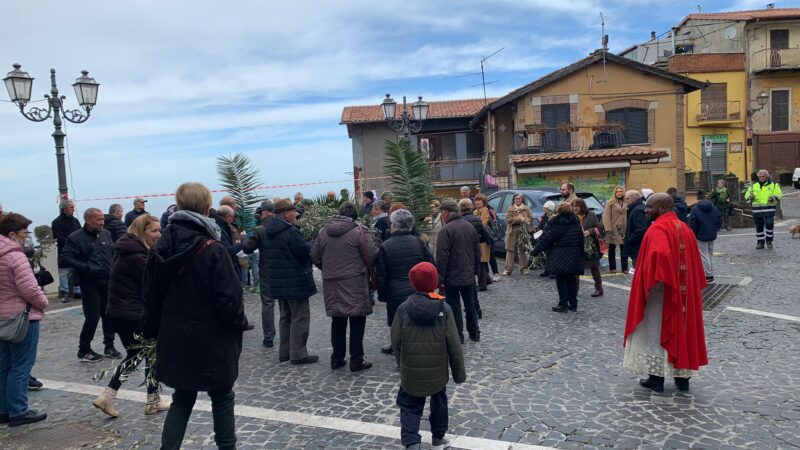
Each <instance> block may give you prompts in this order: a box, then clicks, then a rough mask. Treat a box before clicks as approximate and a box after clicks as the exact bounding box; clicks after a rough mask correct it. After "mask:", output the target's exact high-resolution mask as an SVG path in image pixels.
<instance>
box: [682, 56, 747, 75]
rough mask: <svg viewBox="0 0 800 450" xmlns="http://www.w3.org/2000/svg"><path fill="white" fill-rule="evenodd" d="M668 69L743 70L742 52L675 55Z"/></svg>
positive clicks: (743, 58)
mask: <svg viewBox="0 0 800 450" xmlns="http://www.w3.org/2000/svg"><path fill="white" fill-rule="evenodd" d="M668 69H669V71H670V72H674V73H697V72H738V71H744V70H745V55H744V53H695V54H684V55H675V56H673V57H671V58H670V59H669V66H668Z"/></svg>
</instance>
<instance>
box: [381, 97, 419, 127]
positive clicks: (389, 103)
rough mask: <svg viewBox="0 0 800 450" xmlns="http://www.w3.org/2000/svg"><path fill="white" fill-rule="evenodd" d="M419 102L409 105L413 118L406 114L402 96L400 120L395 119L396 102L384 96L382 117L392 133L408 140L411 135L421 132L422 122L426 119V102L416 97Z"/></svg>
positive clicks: (406, 109)
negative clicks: (401, 134)
mask: <svg viewBox="0 0 800 450" xmlns="http://www.w3.org/2000/svg"><path fill="white" fill-rule="evenodd" d="M417 98H418V99H419V100H418V101H416V102H414V104H412V105H411V109H412V111H413V113H414V117H411V114H409V112H408V105H406V96H405V95H404V96H403V111H402V112H401V113H400V118H399V119H395V113H396V112H397V102H395V101H394V99H392V96H391V95H389V94H386V98H384V99H383V102H382V103H381V108H382V109H383V117H384V119H386V123H387V124H388V125H389V128H391V129H392V130H393V131H395V132H397V133H403V134H404V135H405V136H406V138H409V137H410V136H411V134H413V133H419V132H420V130H422V122H423V121H424V120H425V119H427V118H428V107H429V106H430V105H429V104H428V102H424V101H422V97H417Z"/></svg>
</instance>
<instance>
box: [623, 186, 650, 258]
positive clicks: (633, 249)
mask: <svg viewBox="0 0 800 450" xmlns="http://www.w3.org/2000/svg"><path fill="white" fill-rule="evenodd" d="M644 206H645V203H644V198H639V199H638V200H636V201H635V202H633V203H631V204H630V205H629V206H628V228H627V229H626V230H625V246H624V247H623V249H622V250H623V252H622V253H623V256H627V257H630V258H638V257H639V247H641V246H642V239H644V233H645V231H647V227H648V226H650V225H649V224H648V223H647V218H646V217H645V215H644Z"/></svg>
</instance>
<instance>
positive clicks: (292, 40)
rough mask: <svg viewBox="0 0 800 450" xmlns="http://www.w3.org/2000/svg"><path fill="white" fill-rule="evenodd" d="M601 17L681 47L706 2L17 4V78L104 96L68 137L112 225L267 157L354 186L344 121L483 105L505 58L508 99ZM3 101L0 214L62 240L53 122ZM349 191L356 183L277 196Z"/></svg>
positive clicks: (70, 97) (4, 34)
mask: <svg viewBox="0 0 800 450" xmlns="http://www.w3.org/2000/svg"><path fill="white" fill-rule="evenodd" d="M766 3H767V0H764V1H750V0H742V1H739V2H738V3H737V4H732V3H731V2H726V1H704V2H702V6H703V11H704V12H713V11H721V10H731V9H753V8H763V7H764V4H766ZM798 3H800V0H798V1H795V2H777V6H778V7H796V6H798ZM601 11H602V12H603V13H604V15H605V16H606V17H607V23H606V33H607V34H609V35H610V47H611V50H613V51H619V50H621V49H623V48H625V47H628V46H629V45H632V44H634V43H639V42H643V41H646V40H647V39H648V38H649V35H650V31H657V32H658V33H659V34H661V33H663V32H665V31H667V30H668V29H669V28H670V26H672V25H674V24H677V23H678V22H679V21H680V20H681V19H682V18H683V17H684V16H685V15H687V14H690V13H693V12H696V11H697V1H673V2H654V1H644V0H615V1H588V0H569V1H566V0H564V1H553V0H516V1H506V0H493V1H485V2H479V1H471V0H460V1H457V2H456V1H449V2H436V1H430V0H427V1H417V0H405V1H402V2H401V1H383V2H378V1H374V0H373V1H366V0H364V1H361V0H359V1H352V0H343V1H337V2H322V1H320V2H308V1H296V2H267V1H255V0H251V1H243V0H236V1H231V2H218V1H205V0H194V1H191V2H189V1H183V0H181V1H158V2H156V1H150V0H143V1H137V2H109V1H84V2H80V3H74V2H64V1H32V2H6V4H5V5H4V6H3V17H4V20H3V26H2V27H0V42H2V44H0V73H3V74H4V73H5V72H7V71H9V70H11V64H12V63H15V62H18V63H20V64H22V67H23V70H26V71H27V72H29V73H30V75H31V76H32V77H34V78H36V80H35V81H34V85H33V97H34V99H41V98H42V95H43V94H45V93H47V92H49V69H50V67H54V68H56V70H57V71H58V72H57V75H58V84H59V88H60V91H61V93H62V94H64V95H66V96H67V100H66V102H67V105H68V107H70V108H73V107H76V104H75V95H74V93H73V92H72V87H71V84H72V83H74V81H75V79H76V78H77V77H78V76H79V75H80V70H82V69H86V70H89V72H90V75H91V76H93V77H94V78H96V79H97V81H98V82H99V83H101V87H100V93H99V98H98V104H97V107H96V108H95V109H94V111H93V112H92V117H91V118H90V119H89V121H88V122H86V123H84V124H81V125H72V124H69V123H67V124H66V132H67V135H68V138H67V140H68V141H67V142H68V144H69V149H68V150H69V156H70V157H69V162H70V165H71V169H69V173H68V174H69V188H70V196H74V197H75V198H77V199H78V200H79V202H78V210H79V212H80V211H82V210H83V209H85V208H87V207H89V206H96V207H100V208H102V209H103V210H105V209H107V208H108V205H109V204H110V203H112V201H81V200H84V199H93V198H100V197H115V196H126V195H141V194H157V193H171V192H174V189H175V188H176V187H177V185H178V184H180V183H181V182H183V181H201V182H203V183H205V184H206V185H207V186H208V187H209V188H211V189H215V188H218V187H219V183H218V181H217V175H216V171H215V158H216V157H217V156H218V155H221V154H230V153H236V152H244V153H246V154H247V155H249V156H250V157H251V158H252V160H253V161H254V162H255V164H256V165H257V166H258V167H259V169H260V170H261V175H262V181H263V184H264V185H267V186H275V185H285V184H290V183H309V182H319V181H330V180H343V179H348V178H351V175H348V174H346V172H350V171H352V153H351V143H350V140H349V138H348V137H347V131H346V129H345V127H344V126H340V125H339V119H340V116H341V111H342V108H343V107H344V106H346V105H364V104H377V103H379V102H380V101H381V99H382V97H383V95H384V94H385V93H386V92H391V93H392V95H393V97H394V98H395V99H400V98H401V97H402V95H407V96H409V97H411V98H414V97H415V96H417V95H422V96H423V97H424V98H425V99H426V100H446V99H460V98H478V97H481V96H482V90H481V88H480V86H478V87H475V86H474V85H476V84H479V83H480V75H475V74H474V73H475V72H479V70H480V64H479V61H480V59H481V58H482V57H483V56H486V55H489V54H491V53H492V52H494V51H495V50H497V49H500V48H504V50H503V51H502V52H500V53H498V54H497V55H496V56H494V57H492V58H491V59H490V60H489V64H488V65H487V67H486V71H487V75H486V80H487V81H497V82H496V83H493V84H490V85H489V86H488V87H487V90H488V93H489V95H490V96H494V95H502V94H505V93H507V92H508V91H510V90H512V89H514V88H516V87H519V86H521V85H522V84H525V83H528V82H530V81H532V80H534V79H536V78H538V77H540V76H541V75H543V74H545V73H547V72H550V71H552V70H555V69H557V68H559V67H561V66H563V65H566V64H569V63H571V62H573V61H575V60H578V59H580V58H582V57H584V56H586V55H587V54H589V53H590V52H591V51H593V50H594V49H596V48H597V47H599V44H600V34H601V33H600V20H599V14H600V12H601ZM469 74H472V75H469ZM3 91H4V90H3ZM0 94H1V95H0V99H2V100H4V101H3V102H0V202H2V203H3V205H4V209H5V210H6V211H9V210H13V211H17V212H21V213H23V214H25V215H27V216H28V217H29V218H31V219H32V220H34V222H35V223H34V225H39V224H42V223H47V224H49V223H50V220H52V218H53V217H55V216H56V215H57V207H56V203H57V193H58V190H57V188H58V183H57V175H56V159H55V156H54V147H53V140H52V138H51V137H50V133H52V131H53V127H52V122H51V121H48V122H45V123H33V122H29V121H27V120H26V119H24V118H23V117H21V116H20V114H19V112H18V111H17V110H16V107H15V106H14V105H12V104H11V103H9V102H8V101H7V100H8V97H7V95H6V93H5V92H1V93H0ZM35 105H38V106H44V103H38V104H35ZM343 187H348V188H352V182H350V183H342V182H339V183H331V184H324V185H318V186H311V187H305V188H276V189H271V190H269V191H266V192H264V194H266V195H269V196H275V195H283V196H288V195H291V194H292V193H294V192H295V191H297V190H300V191H303V192H305V193H306V194H307V196H310V195H313V194H317V193H320V192H325V191H327V190H329V189H335V190H337V191H338V190H339V189H341V188H343ZM216 198H219V197H216ZM119 203H122V205H123V207H124V208H125V210H126V211H127V210H128V209H130V208H131V200H122V201H119ZM169 203H171V198H166V197H161V198H153V199H152V200H151V201H150V202H149V203H148V208H147V209H148V210H149V211H150V212H151V213H157V214H160V213H161V212H163V211H164V209H165V208H166V206H167V205H168V204H169Z"/></svg>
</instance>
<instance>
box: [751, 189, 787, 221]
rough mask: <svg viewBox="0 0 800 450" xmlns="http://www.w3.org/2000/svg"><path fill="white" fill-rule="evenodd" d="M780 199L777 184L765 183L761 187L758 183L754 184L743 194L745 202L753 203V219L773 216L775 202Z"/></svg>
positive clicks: (781, 195) (780, 194) (781, 194)
mask: <svg viewBox="0 0 800 450" xmlns="http://www.w3.org/2000/svg"><path fill="white" fill-rule="evenodd" d="M781 197H783V192H781V187H780V185H778V183H765V184H764V185H763V186H762V185H761V183H760V182H756V183H754V184H752V185H751V186H750V187H749V188H748V189H747V192H745V194H744V198H745V200H751V199H752V201H753V217H762V216H770V215H774V214H775V211H776V209H777V206H778V204H777V202H776V201H775V200H778V199H780V198H781Z"/></svg>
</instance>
